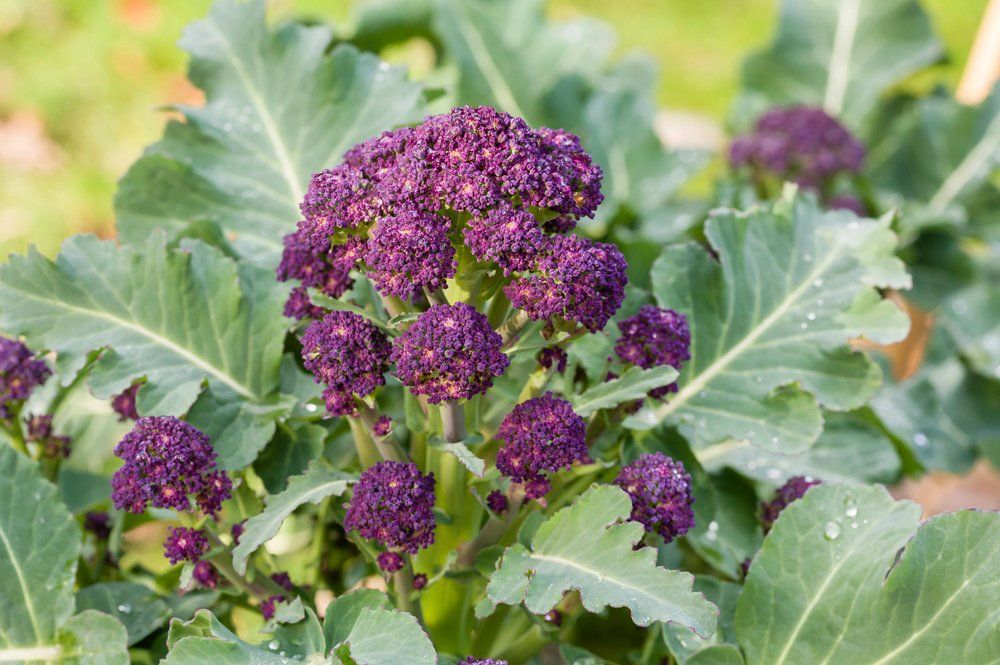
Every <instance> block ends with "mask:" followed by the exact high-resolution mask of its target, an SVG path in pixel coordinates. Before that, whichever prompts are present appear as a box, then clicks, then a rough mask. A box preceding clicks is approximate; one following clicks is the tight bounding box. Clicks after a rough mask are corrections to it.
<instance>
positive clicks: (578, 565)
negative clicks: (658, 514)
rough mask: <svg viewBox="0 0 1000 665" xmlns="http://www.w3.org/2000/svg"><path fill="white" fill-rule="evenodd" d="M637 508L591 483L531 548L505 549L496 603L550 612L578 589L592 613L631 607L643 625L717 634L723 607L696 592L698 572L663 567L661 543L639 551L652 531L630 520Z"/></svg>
mask: <svg viewBox="0 0 1000 665" xmlns="http://www.w3.org/2000/svg"><path fill="white" fill-rule="evenodd" d="M631 513H632V502H631V501H630V500H629V497H628V494H626V493H625V492H624V491H622V490H621V489H619V488H618V487H615V486H613V485H596V486H594V487H592V488H590V489H589V490H587V491H586V492H585V493H584V494H582V495H581V496H580V497H579V498H578V499H577V500H576V501H575V502H574V503H573V505H571V506H570V507H568V508H564V509H562V510H560V511H558V512H557V513H556V514H555V515H553V516H552V517H550V518H549V519H548V520H546V521H545V522H544V523H543V524H542V525H541V526H539V527H538V530H537V531H536V532H535V534H534V536H532V538H531V547H530V548H528V547H525V546H524V545H522V544H520V543H518V544H515V545H512V546H510V547H508V548H507V549H506V550H505V551H504V553H503V555H502V557H501V558H500V559H499V560H498V562H497V569H496V571H495V572H494V573H493V575H492V576H491V577H490V581H489V584H488V586H487V587H486V594H487V600H488V603H489V604H492V605H493V606H494V607H495V606H496V604H499V603H503V604H506V605H517V604H519V603H522V602H523V603H524V606H525V607H526V608H527V609H528V611H530V612H533V613H535V614H545V613H546V612H548V611H549V610H551V609H552V608H553V607H554V606H555V605H556V603H558V602H559V601H560V600H561V599H562V596H563V594H564V593H566V592H567V591H569V590H571V589H577V590H579V591H580V600H581V601H582V602H583V606H584V607H585V608H586V609H587V611H588V612H600V611H602V610H603V609H604V608H606V607H608V606H611V607H627V608H628V609H629V611H630V612H631V614H632V621H633V622H635V624H636V625H638V626H648V625H649V624H651V623H653V622H654V621H662V622H671V623H676V624H679V625H682V626H687V627H688V628H691V629H692V630H694V631H695V632H697V633H698V634H699V635H703V636H708V635H710V634H711V633H712V632H713V631H714V630H715V623H716V617H717V616H718V610H717V609H716V608H715V606H714V605H712V604H711V603H710V602H708V601H707V600H705V598H704V596H702V595H701V594H699V593H694V592H692V591H691V585H692V583H693V580H694V578H693V577H692V576H691V574H690V573H685V572H680V571H676V570H667V569H666V568H660V567H658V566H657V565H656V550H655V548H651V547H644V548H642V549H638V550H633V549H632V547H633V545H634V544H635V543H637V542H639V540H640V539H641V538H642V536H643V533H644V530H643V527H642V525H641V524H639V523H637V522H631V521H626V520H628V518H629V515H630V514H631ZM488 609H489V608H488V607H486V606H483V607H480V608H477V612H478V613H479V614H483V611H484V610H488Z"/></svg>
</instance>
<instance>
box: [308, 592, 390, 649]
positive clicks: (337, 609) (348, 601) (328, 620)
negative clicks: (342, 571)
mask: <svg viewBox="0 0 1000 665" xmlns="http://www.w3.org/2000/svg"><path fill="white" fill-rule="evenodd" d="M365 608H369V609H376V608H383V609H392V603H390V602H389V597H388V596H386V595H385V594H384V593H383V592H381V591H376V590H375V589H357V590H355V591H352V592H351V593H348V594H345V595H343V596H339V597H337V598H335V599H334V600H333V601H331V602H330V604H329V605H327V606H326V616H325V617H324V618H323V634H324V635H325V636H326V643H327V644H329V645H330V646H333V645H335V644H340V643H341V642H343V641H344V640H346V639H347V636H348V635H350V633H351V629H352V628H354V624H355V623H356V622H357V620H358V617H359V616H360V615H361V611H362V610H364V609H365Z"/></svg>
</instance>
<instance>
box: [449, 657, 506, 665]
mask: <svg viewBox="0 0 1000 665" xmlns="http://www.w3.org/2000/svg"><path fill="white" fill-rule="evenodd" d="M458 665H507V661H506V660H495V659H493V658H474V657H472V656H469V657H468V658H466V659H465V660H463V661H461V662H460V663H459V664H458Z"/></svg>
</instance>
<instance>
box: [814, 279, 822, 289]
mask: <svg viewBox="0 0 1000 665" xmlns="http://www.w3.org/2000/svg"><path fill="white" fill-rule="evenodd" d="M813 286H815V287H816V288H817V289H818V288H819V287H821V286H823V278H822V277H817V278H816V279H814V280H813Z"/></svg>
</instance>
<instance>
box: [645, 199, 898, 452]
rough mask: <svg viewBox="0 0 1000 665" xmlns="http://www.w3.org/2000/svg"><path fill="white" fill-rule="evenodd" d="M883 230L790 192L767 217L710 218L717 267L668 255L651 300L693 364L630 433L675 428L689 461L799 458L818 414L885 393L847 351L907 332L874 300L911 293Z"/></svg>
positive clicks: (689, 248)
mask: <svg viewBox="0 0 1000 665" xmlns="http://www.w3.org/2000/svg"><path fill="white" fill-rule="evenodd" d="M889 221H890V220H889V219H887V218H886V219H882V220H870V219H858V218H856V217H855V216H854V215H853V214H851V213H848V212H844V211H834V212H826V213H824V212H822V211H820V210H819V209H818V208H817V206H816V204H815V203H814V202H813V201H812V200H811V199H810V198H808V197H805V196H794V195H791V196H790V195H788V194H786V197H785V198H784V199H783V200H781V201H779V202H777V203H775V204H774V205H773V206H766V207H757V208H753V209H751V210H750V211H749V212H746V213H737V212H733V211H719V212H717V213H716V214H715V215H714V216H713V217H712V218H711V219H710V220H709V221H708V223H707V224H706V228H705V233H706V236H707V237H708V240H709V241H710V242H711V244H712V247H713V249H714V250H715V251H716V252H717V253H718V256H719V260H718V261H716V260H715V259H714V258H712V256H711V255H710V254H709V253H708V252H707V251H706V250H705V249H704V248H702V247H701V246H699V245H695V244H686V245H679V246H674V247H669V248H667V249H666V250H665V251H664V253H663V254H662V255H661V256H660V258H659V259H657V261H656V264H655V265H654V266H653V275H652V280H653V294H654V296H655V298H656V300H657V303H658V304H659V305H660V306H661V307H669V308H672V309H676V310H679V311H680V312H682V313H684V314H685V315H686V316H687V318H688V322H689V323H690V326H691V332H692V339H691V360H690V361H688V362H687V363H686V364H685V366H684V367H683V369H682V370H681V375H680V379H679V380H678V385H679V390H678V392H677V393H675V394H672V395H670V397H669V399H668V401H667V402H666V403H665V404H662V405H659V406H657V407H655V408H647V409H645V410H643V411H641V412H639V413H638V414H636V415H634V416H632V417H630V418H629V419H628V420H627V421H626V425H627V426H630V427H650V426H654V425H656V424H658V423H660V422H666V423H668V424H672V425H677V426H679V427H680V428H681V431H682V432H683V433H684V434H685V436H687V437H688V439H689V440H691V442H692V446H693V447H694V449H695V451H696V452H698V451H700V450H701V449H703V448H705V447H706V446H708V445H710V444H713V443H717V442H719V441H722V440H725V439H727V438H738V439H746V440H748V441H750V442H751V443H752V444H754V445H755V446H757V447H760V448H764V449H768V450H772V451H778V452H782V453H785V454H794V453H798V452H801V451H803V450H805V449H806V448H808V447H809V446H810V445H811V444H812V443H813V442H814V441H815V440H816V438H817V437H818V436H819V433H820V431H821V428H822V415H821V413H820V408H819V405H820V404H822V405H823V406H825V407H827V408H829V409H833V410H848V409H852V408H856V407H859V406H861V405H863V404H864V402H865V400H866V399H867V398H868V397H869V396H870V395H871V394H872V393H874V391H875V390H876V389H877V388H878V386H879V383H880V382H881V372H880V370H879V368H878V366H877V365H875V364H874V363H873V362H872V361H871V360H869V359H868V357H867V356H865V355H864V354H862V353H855V352H852V351H850V349H848V348H847V346H846V344H847V342H848V340H850V339H851V338H853V337H857V336H861V335H864V336H865V337H867V338H869V339H872V340H874V341H878V342H882V343H887V342H892V341H897V340H899V339H901V338H902V337H903V336H905V334H906V331H907V327H908V325H909V321H908V319H907V317H906V315H905V314H903V313H902V312H901V311H900V310H899V308H898V307H897V306H896V305H895V304H893V303H891V302H890V301H887V300H883V299H882V298H881V296H880V295H879V294H878V292H877V291H876V289H875V287H894V288H905V287H906V286H908V285H909V276H908V275H907V274H906V272H905V270H904V268H903V264H902V262H900V261H899V259H897V258H896V257H895V256H894V255H893V252H894V250H895V247H896V237H895V235H894V234H893V233H892V231H890V230H889V228H888V227H889Z"/></svg>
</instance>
